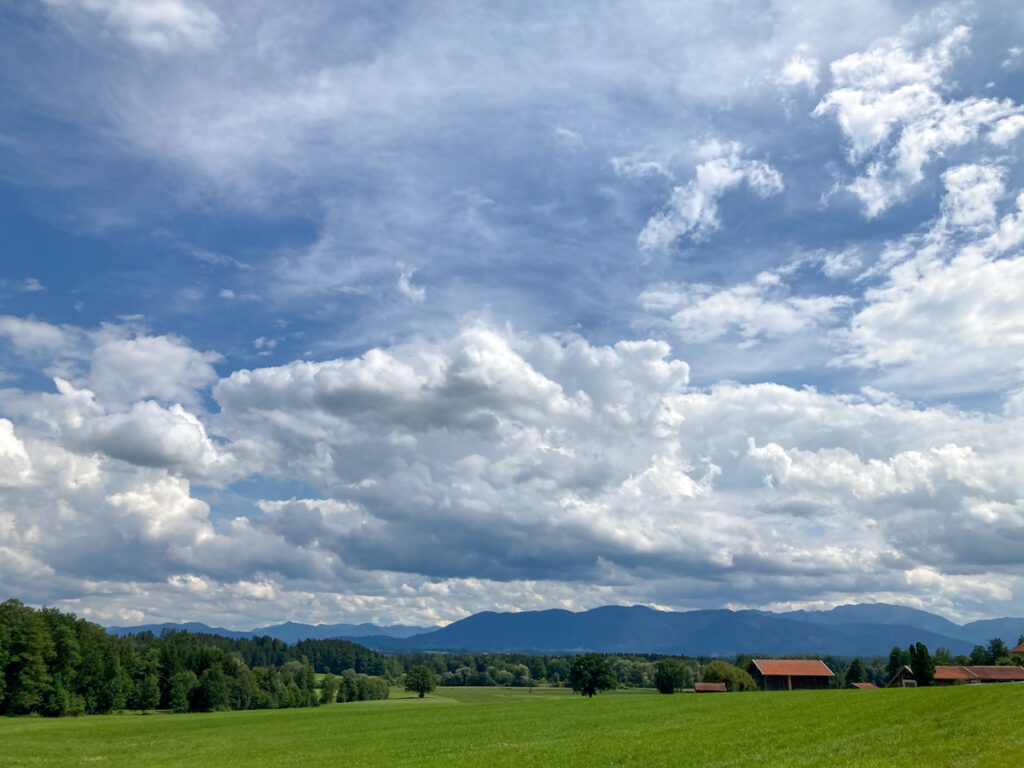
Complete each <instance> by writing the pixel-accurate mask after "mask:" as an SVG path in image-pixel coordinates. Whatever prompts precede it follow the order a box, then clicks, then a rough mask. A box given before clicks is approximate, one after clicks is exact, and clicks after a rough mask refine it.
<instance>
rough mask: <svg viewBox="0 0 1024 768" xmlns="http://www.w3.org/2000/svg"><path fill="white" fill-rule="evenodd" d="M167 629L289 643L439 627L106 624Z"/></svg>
mask: <svg viewBox="0 0 1024 768" xmlns="http://www.w3.org/2000/svg"><path fill="white" fill-rule="evenodd" d="M165 629H168V630H179V631H184V632H197V633H203V634H208V635H221V636H222V637H264V636H270V637H274V638H277V639H278V640H283V641H284V642H286V643H289V644H291V643H297V642H299V641H300V640H327V639H331V638H341V639H344V640H358V639H360V638H364V637H384V638H388V639H395V638H405V637H411V636H412V635H419V634H422V633H424V632H429V631H431V630H433V629H437V627H414V626H410V625H407V624H392V625H389V626H384V627H380V626H377V625H376V624H369V623H366V624H298V623H296V622H293V621H286V622H285V623H284V624H271V625H270V626H266V627H256V628H255V629H250V630H247V631H243V630H237V629H225V628H224V627H211V626H209V625H207V624H200V623H199V622H195V621H188V622H184V623H175V622H170V621H168V622H164V623H163V624H140V625H138V626H134V627H107V632H109V633H110V634H112V635H121V636H123V635H135V634H138V633H139V632H152V633H153V634H155V635H159V634H160V633H161V632H163V631H164V630H165Z"/></svg>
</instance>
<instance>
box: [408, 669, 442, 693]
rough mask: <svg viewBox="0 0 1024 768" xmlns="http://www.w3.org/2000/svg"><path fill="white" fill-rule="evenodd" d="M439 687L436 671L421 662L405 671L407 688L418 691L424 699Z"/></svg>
mask: <svg viewBox="0 0 1024 768" xmlns="http://www.w3.org/2000/svg"><path fill="white" fill-rule="evenodd" d="M436 687H437V680H436V679H435V678H434V673H433V672H431V671H430V670H429V669H427V668H426V667H425V666H423V665H422V664H420V665H419V666H416V667H413V668H412V669H410V670H409V671H408V672H406V673H405V690H407V691H412V692H413V693H418V694H419V695H420V698H421V699H422V698H423V697H424V696H426V695H427V694H428V693H430V692H431V691H432V690H434V689H435V688H436Z"/></svg>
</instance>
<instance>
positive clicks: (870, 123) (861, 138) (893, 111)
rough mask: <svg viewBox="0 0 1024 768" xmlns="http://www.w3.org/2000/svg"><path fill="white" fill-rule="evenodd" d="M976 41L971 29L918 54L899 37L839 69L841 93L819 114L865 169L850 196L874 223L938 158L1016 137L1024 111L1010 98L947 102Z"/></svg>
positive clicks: (834, 67)
mask: <svg viewBox="0 0 1024 768" xmlns="http://www.w3.org/2000/svg"><path fill="white" fill-rule="evenodd" d="M968 38H969V30H968V28H967V27H965V26H958V27H955V28H954V29H952V30H950V31H948V32H947V33H946V34H944V35H943V37H942V38H941V39H940V40H939V41H938V42H936V43H935V44H934V45H932V46H929V47H927V48H925V49H924V50H923V51H921V52H920V53H916V52H915V51H914V50H913V49H914V45H913V43H912V42H911V41H910V40H908V39H906V38H903V37H893V38H889V39H886V40H885V41H883V42H881V43H879V44H877V45H875V46H873V47H872V48H870V49H869V50H867V51H864V52H862V53H853V54H850V55H848V56H845V57H843V58H842V59H838V60H836V61H834V62H832V64H831V67H830V68H831V72H832V85H833V88H832V90H830V91H829V92H828V93H826V94H825V96H824V97H823V98H822V100H821V101H820V102H819V103H818V105H817V107H816V108H815V109H814V113H813V114H814V115H815V116H816V117H822V116H826V115H831V116H834V117H835V119H836V121H837V122H838V123H839V126H840V128H841V129H842V131H843V134H844V136H845V137H846V139H847V141H848V147H847V159H848V161H849V163H850V164H851V165H854V166H861V167H862V169H863V172H862V173H861V174H860V175H858V176H857V177H856V178H855V179H854V180H853V181H852V182H850V183H849V184H848V186H847V189H848V190H849V191H850V192H852V193H853V194H854V195H855V196H856V197H857V198H859V200H860V201H861V204H862V206H863V210H864V213H865V215H866V216H867V217H868V218H874V217H875V216H878V215H879V214H881V213H882V212H884V211H885V210H887V209H888V208H890V207H891V206H892V205H894V204H896V203H898V202H900V201H902V200H903V199H905V198H906V197H907V196H908V195H909V194H910V190H911V188H912V187H913V186H914V185H916V184H918V183H919V182H921V181H922V180H923V178H924V167H925V166H926V165H928V164H929V163H931V162H932V161H933V160H934V159H935V158H936V157H939V156H941V155H943V154H944V153H946V152H948V151H949V150H951V149H953V148H954V147H961V146H964V145H966V144H969V143H971V142H973V141H975V140H977V138H978V137H979V135H980V134H981V133H982V131H983V130H986V129H987V130H988V131H989V134H988V135H989V136H990V137H991V140H992V141H994V142H996V143H1002V142H1004V141H1008V140H1009V138H1010V137H1011V135H1012V133H1013V131H1015V130H1016V128H1015V127H1014V126H1016V122H1007V121H1008V120H1009V121H1014V119H1015V118H1017V117H1019V116H1020V112H1021V108H1020V106H1019V105H1016V104H1014V103H1013V102H1011V101H1010V100H1008V99H1004V100H999V99H990V98H981V97H976V96H969V97H967V98H963V99H955V98H946V97H944V94H943V91H944V88H943V77H944V75H945V73H946V72H947V71H948V70H949V69H950V68H951V67H952V66H953V63H954V61H955V60H956V58H957V56H959V55H962V54H963V52H964V50H965V48H966V45H967V40H968ZM1004 126H1005V127H1004Z"/></svg>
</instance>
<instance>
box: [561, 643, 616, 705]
mask: <svg viewBox="0 0 1024 768" xmlns="http://www.w3.org/2000/svg"><path fill="white" fill-rule="evenodd" d="M615 684H616V681H615V672H613V671H612V665H611V664H609V663H608V659H606V658H605V657H604V656H601V655H600V654H597V653H584V654H583V655H582V656H577V657H576V660H575V661H573V663H572V666H571V667H570V668H569V685H571V686H572V691H573V693H579V694H582V695H583V696H593V695H594V694H595V693H597V692H598V691H609V690H611V689H612V688H614V687H615Z"/></svg>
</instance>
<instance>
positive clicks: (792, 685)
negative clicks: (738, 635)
mask: <svg viewBox="0 0 1024 768" xmlns="http://www.w3.org/2000/svg"><path fill="white" fill-rule="evenodd" d="M747 671H748V672H750V676H751V677H753V678H754V680H755V681H756V682H757V687H758V688H760V689H761V690H764V691H798V690H819V689H821V688H828V685H829V681H830V680H831V679H832V678H833V677H835V673H833V672H832V670H831V669H829V668H828V667H826V666H825V664H824V662H822V661H819V660H818V659H753V660H752V661H751V662H750V666H749V667H748V668H747Z"/></svg>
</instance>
